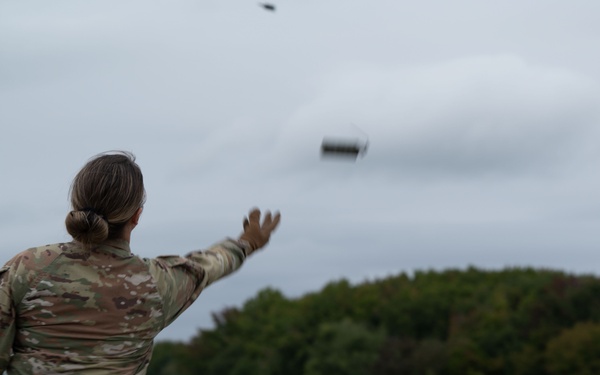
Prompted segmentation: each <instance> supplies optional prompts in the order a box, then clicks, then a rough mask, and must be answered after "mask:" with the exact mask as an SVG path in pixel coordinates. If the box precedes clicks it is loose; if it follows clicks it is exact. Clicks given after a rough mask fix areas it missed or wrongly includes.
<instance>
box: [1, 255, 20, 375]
mask: <svg viewBox="0 0 600 375" xmlns="http://www.w3.org/2000/svg"><path fill="white" fill-rule="evenodd" d="M9 270H10V266H4V267H2V268H0V373H2V372H3V371H4V370H5V369H6V367H7V366H8V363H9V361H10V356H11V353H12V345H13V341H14V338H15V331H16V320H15V309H14V304H13V302H12V293H11V285H10V282H9V272H8V271H9Z"/></svg>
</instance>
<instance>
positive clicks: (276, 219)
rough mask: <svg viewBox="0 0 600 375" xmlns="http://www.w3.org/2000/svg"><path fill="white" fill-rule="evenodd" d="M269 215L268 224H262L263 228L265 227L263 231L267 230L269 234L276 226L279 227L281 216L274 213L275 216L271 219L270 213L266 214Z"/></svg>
mask: <svg viewBox="0 0 600 375" xmlns="http://www.w3.org/2000/svg"><path fill="white" fill-rule="evenodd" d="M268 215H269V222H266V220H265V223H264V224H263V226H264V227H265V229H268V230H269V232H272V231H274V230H275V228H277V226H278V225H279V221H280V220H281V214H280V213H279V212H277V211H276V212H275V216H273V218H271V213H270V212H269V213H268Z"/></svg>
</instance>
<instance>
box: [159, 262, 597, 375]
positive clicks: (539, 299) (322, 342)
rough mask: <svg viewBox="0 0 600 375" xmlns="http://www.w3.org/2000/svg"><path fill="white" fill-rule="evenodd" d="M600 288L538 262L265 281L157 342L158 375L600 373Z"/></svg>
mask: <svg viewBox="0 0 600 375" xmlns="http://www.w3.org/2000/svg"><path fill="white" fill-rule="evenodd" d="M599 297H600V279H598V278H597V277H595V276H592V275H573V274H567V273H564V272H561V271H555V270H544V269H531V268H508V269H504V270H499V271H490V270H481V269H477V268H473V267H471V268H468V269H464V270H444V271H433V270H431V271H420V272H416V273H415V274H414V275H407V274H404V273H402V274H399V275H396V276H390V277H386V278H382V279H377V280H372V281H365V282H363V283H360V284H357V285H352V284H351V283H349V282H348V281H347V280H343V279H342V280H338V281H334V282H331V283H329V284H327V285H326V286H325V287H324V288H323V289H322V290H320V291H318V292H314V293H309V294H306V295H303V296H302V297H300V298H295V299H290V298H286V297H285V296H284V295H283V294H282V293H281V292H280V291H278V290H276V289H272V288H267V289H264V290H262V291H260V292H259V293H257V295H256V296H255V297H253V298H251V299H249V300H248V301H247V302H245V303H244V304H243V305H242V306H241V307H235V308H228V309H225V310H223V311H220V312H218V313H214V314H213V321H214V328H212V329H206V330H200V331H199V332H198V333H197V335H196V336H195V337H193V338H192V339H191V340H189V342H172V341H163V342H158V343H157V344H156V345H155V350H154V355H153V358H152V362H151V364H150V367H149V370H148V374H149V375H170V374H178V375H191V374H203V375H254V374H256V375H280V374H286V375H367V374H369V375H370V374H373V375H375V374H376V375H392V374H393V375H398V374H402V375H496V374H497V375H509V374H510V375H558V374H560V375H564V374H569V375H592V374H600V298H599Z"/></svg>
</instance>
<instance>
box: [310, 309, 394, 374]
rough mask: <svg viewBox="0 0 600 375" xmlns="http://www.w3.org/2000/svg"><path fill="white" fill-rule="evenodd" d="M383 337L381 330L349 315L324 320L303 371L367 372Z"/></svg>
mask: <svg viewBox="0 0 600 375" xmlns="http://www.w3.org/2000/svg"><path fill="white" fill-rule="evenodd" d="M384 339H385V334H384V332H383V331H382V330H372V329H369V328H367V327H366V326H364V325H362V324H359V323H355V322H353V321H352V320H350V319H345V320H343V321H341V322H338V323H324V324H322V325H321V326H320V327H319V331H318V335H317V339H316V341H315V342H314V343H313V345H312V347H311V349H310V351H309V353H310V356H309V358H308V361H307V362H306V366H305V368H304V374H305V375H365V374H370V373H372V369H373V365H374V364H375V361H376V360H377V357H378V355H379V350H380V347H381V344H382V343H383V341H384Z"/></svg>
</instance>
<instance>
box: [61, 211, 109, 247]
mask: <svg viewBox="0 0 600 375" xmlns="http://www.w3.org/2000/svg"><path fill="white" fill-rule="evenodd" d="M65 225H66V227H67V232H69V234H70V235H71V236H73V239H74V240H75V241H78V242H81V243H82V244H84V245H89V244H93V243H100V242H103V241H104V240H106V239H107V238H108V230H109V227H108V222H107V221H106V219H105V218H104V217H103V216H102V215H100V214H98V213H96V212H95V211H93V210H89V209H84V210H78V211H71V212H69V213H68V214H67V217H66V219H65Z"/></svg>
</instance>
